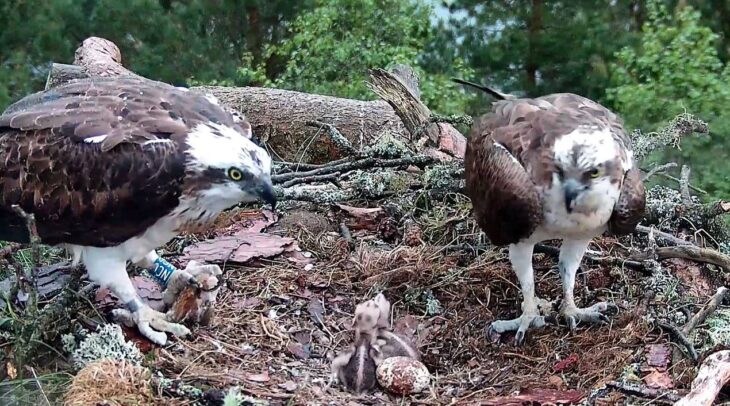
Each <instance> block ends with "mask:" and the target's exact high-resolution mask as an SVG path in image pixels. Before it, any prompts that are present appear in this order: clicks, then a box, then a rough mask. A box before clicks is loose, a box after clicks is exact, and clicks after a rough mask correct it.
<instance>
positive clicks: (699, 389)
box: [674, 350, 730, 406]
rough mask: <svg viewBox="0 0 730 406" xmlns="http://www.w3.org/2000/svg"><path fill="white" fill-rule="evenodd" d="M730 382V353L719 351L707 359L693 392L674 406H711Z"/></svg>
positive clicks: (696, 379)
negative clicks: (729, 381)
mask: <svg viewBox="0 0 730 406" xmlns="http://www.w3.org/2000/svg"><path fill="white" fill-rule="evenodd" d="M728 380H730V351H728V350H725V351H718V352H716V353H714V354H712V355H710V356H709V357H707V359H705V361H704V362H703V363H702V366H701V367H700V370H699V372H698V373H697V377H696V378H695V379H694V381H692V391H691V392H690V393H688V394H687V395H686V396H685V397H683V398H682V399H680V400H679V401H678V402H676V403H675V404H674V406H710V405H712V404H713V403H714V402H715V398H716V397H717V394H718V393H720V390H721V389H722V387H723V386H725V384H726V383H727V382H728Z"/></svg>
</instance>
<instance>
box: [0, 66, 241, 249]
mask: <svg viewBox="0 0 730 406" xmlns="http://www.w3.org/2000/svg"><path fill="white" fill-rule="evenodd" d="M209 121H212V122H214V123H218V124H222V125H226V126H230V127H233V128H237V129H238V130H239V132H241V134H242V135H245V134H246V131H245V130H244V129H243V128H244V127H245V126H248V127H249V131H250V126H249V125H248V122H245V121H243V122H239V123H234V120H233V117H232V116H231V114H229V113H228V112H226V111H224V110H223V109H222V108H221V107H220V106H218V105H216V104H214V103H211V101H210V100H208V99H207V98H206V97H205V96H204V95H202V94H200V95H199V94H194V93H193V92H188V91H186V90H184V89H178V88H175V87H173V86H169V85H167V84H164V83H160V82H154V81H148V80H144V79H140V78H93V79H81V80H76V81H72V82H69V83H67V84H64V85H61V86H59V87H57V88H54V89H52V90H49V91H47V92H41V93H36V94H33V95H30V96H27V97H26V98H24V99H22V100H20V101H18V102H16V103H15V104H13V105H12V106H10V107H9V108H8V109H7V110H6V112H5V113H3V115H2V116H0V154H2V155H0V223H4V224H15V223H14V222H17V219H14V218H13V214H12V213H11V210H10V207H11V206H12V205H14V204H19V205H20V206H21V207H22V208H23V210H25V211H26V212H29V213H34V215H35V217H36V220H37V227H38V232H39V235H40V237H41V239H42V240H43V241H44V242H45V243H47V244H59V243H70V244H77V245H86V246H98V247H103V246H110V245H116V244H119V243H121V242H123V241H125V240H127V239H129V238H131V237H134V236H136V235H139V234H140V233H141V232H143V231H144V230H145V229H146V228H147V227H149V226H150V225H152V224H153V223H154V222H155V221H156V220H157V219H158V218H160V217H162V216H164V215H166V214H168V213H170V212H171V211H172V210H173V209H174V208H175V207H176V206H178V203H179V198H180V196H181V194H182V193H184V192H189V191H190V189H191V188H193V187H195V186H194V185H195V184H196V180H195V178H194V177H193V178H191V177H187V178H186V176H185V175H186V171H187V170H188V169H187V167H186V159H187V156H186V155H185V150H186V145H185V135H186V133H187V132H189V131H190V129H192V128H193V127H195V126H196V125H198V124H200V123H207V122H209ZM149 141H160V142H154V143H149ZM160 185H164V186H165V187H160ZM191 185H193V186H191ZM59 230H63V232H61V231H59ZM21 234H22V233H20V232H19V230H18V229H17V228H11V227H10V226H7V227H4V228H2V227H0V239H7V240H18V241H21V240H23V235H21ZM26 237H27V236H26Z"/></svg>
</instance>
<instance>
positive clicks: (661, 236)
mask: <svg viewBox="0 0 730 406" xmlns="http://www.w3.org/2000/svg"><path fill="white" fill-rule="evenodd" d="M636 231H638V232H640V233H642V234H649V233H650V232H653V233H654V236H655V237H656V238H659V239H661V240H664V241H667V242H670V243H672V244H675V245H695V244H694V243H693V242H692V241H687V240H683V239H681V238H677V237H675V236H673V235H671V234H669V233H665V232H664V231H661V230H657V229H656V228H654V227H647V226H642V225H638V226H636Z"/></svg>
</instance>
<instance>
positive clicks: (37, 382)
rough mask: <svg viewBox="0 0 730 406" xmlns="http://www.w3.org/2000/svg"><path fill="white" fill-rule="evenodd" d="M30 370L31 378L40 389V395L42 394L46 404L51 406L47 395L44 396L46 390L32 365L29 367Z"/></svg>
mask: <svg viewBox="0 0 730 406" xmlns="http://www.w3.org/2000/svg"><path fill="white" fill-rule="evenodd" d="M30 372H31V373H32V374H33V379H35V383H36V385H38V390H40V392H41V395H43V400H45V401H46V404H47V405H48V406H51V402H50V401H49V400H48V396H46V392H45V391H44V390H43V385H41V381H39V380H38V375H36V373H35V369H33V367H30Z"/></svg>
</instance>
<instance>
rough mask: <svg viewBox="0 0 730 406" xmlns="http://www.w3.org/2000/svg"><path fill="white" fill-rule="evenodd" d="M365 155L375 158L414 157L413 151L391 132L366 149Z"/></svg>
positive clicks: (384, 134)
mask: <svg viewBox="0 0 730 406" xmlns="http://www.w3.org/2000/svg"><path fill="white" fill-rule="evenodd" d="M364 153H365V155H367V156H372V157H374V158H405V157H409V156H412V155H413V151H411V149H410V148H408V146H407V145H406V144H405V143H404V142H403V141H401V140H399V139H398V138H396V137H395V136H393V134H391V133H389V132H385V133H383V134H382V135H381V136H380V138H379V139H378V141H377V142H376V143H375V144H373V145H371V146H369V147H367V148H365V150H364Z"/></svg>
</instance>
